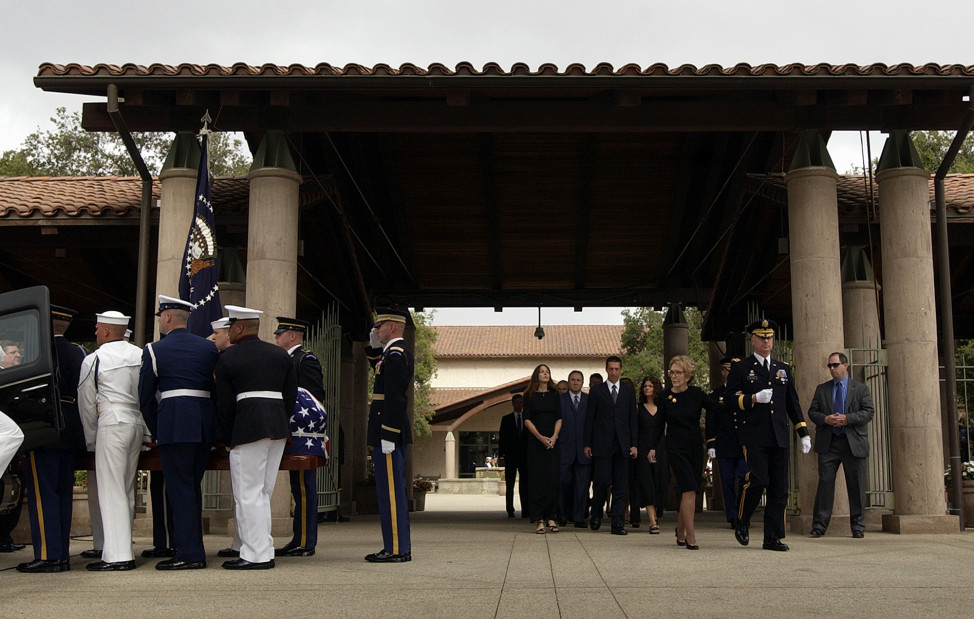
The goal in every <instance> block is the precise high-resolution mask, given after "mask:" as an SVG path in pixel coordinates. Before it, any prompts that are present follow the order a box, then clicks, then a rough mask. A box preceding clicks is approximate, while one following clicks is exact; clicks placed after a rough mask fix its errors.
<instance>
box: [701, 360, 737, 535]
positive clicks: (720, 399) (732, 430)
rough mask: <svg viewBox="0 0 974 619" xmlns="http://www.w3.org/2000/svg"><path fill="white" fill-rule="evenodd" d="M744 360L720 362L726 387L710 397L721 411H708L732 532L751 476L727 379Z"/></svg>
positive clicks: (711, 449) (710, 443)
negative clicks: (744, 490) (738, 436)
mask: <svg viewBox="0 0 974 619" xmlns="http://www.w3.org/2000/svg"><path fill="white" fill-rule="evenodd" d="M739 361H740V359H736V358H735V359H732V358H730V357H724V358H723V359H721V360H720V374H721V377H722V378H723V379H724V384H722V385H721V386H719V387H717V389H715V390H714V392H713V393H711V394H710V397H711V398H713V399H714V400H716V401H717V403H718V404H719V405H720V408H719V409H718V410H716V411H707V427H706V435H707V455H708V456H709V457H710V459H711V460H713V459H715V458H716V460H717V466H718V468H719V470H720V490H721V494H722V495H723V498H724V515H725V517H726V518H727V522H729V523H730V525H731V528H736V527H737V510H738V504H739V502H740V501H739V499H740V494H739V488H741V487H743V486H744V476H745V475H747V461H746V460H745V459H744V452H743V451H742V450H741V443H740V441H738V440H737V411H735V410H734V408H735V407H732V406H729V404H731V398H729V397H728V395H727V376H728V375H729V374H730V367H731V364H732V363H737V362H739Z"/></svg>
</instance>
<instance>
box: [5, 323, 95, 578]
mask: <svg viewBox="0 0 974 619" xmlns="http://www.w3.org/2000/svg"><path fill="white" fill-rule="evenodd" d="M77 315H78V312H76V311H75V310H73V309H69V308H66V307H61V306H59V305H51V326H52V330H53V332H54V352H55V353H56V355H57V387H58V403H59V407H60V411H61V417H62V419H63V420H64V428H63V429H62V430H61V436H60V439H59V440H58V441H57V442H56V443H54V444H52V445H48V446H46V447H38V448H37V449H33V450H31V451H29V452H28V453H27V459H26V475H27V483H26V484H25V485H26V486H27V492H28V494H29V495H30V500H29V501H28V503H27V512H28V514H29V515H30V537H31V542H32V544H33V546H34V560H33V561H32V562H30V563H24V564H22V566H21V567H19V568H18V569H19V570H20V571H21V572H61V571H66V570H67V569H68V561H69V560H70V558H71V554H70V552H69V545H70V541H71V505H72V502H73V500H74V496H73V495H74V463H75V459H76V457H77V455H78V452H83V451H84V449H85V434H84V430H83V429H82V427H81V417H80V416H79V414H78V377H79V375H80V374H81V364H82V362H84V359H85V354H86V353H85V350H84V348H81V347H80V346H78V345H77V344H72V343H71V342H69V341H68V340H67V338H65V337H64V333H65V332H66V331H67V330H68V327H69V326H70V325H71V321H72V320H73V319H74V317H75V316H77Z"/></svg>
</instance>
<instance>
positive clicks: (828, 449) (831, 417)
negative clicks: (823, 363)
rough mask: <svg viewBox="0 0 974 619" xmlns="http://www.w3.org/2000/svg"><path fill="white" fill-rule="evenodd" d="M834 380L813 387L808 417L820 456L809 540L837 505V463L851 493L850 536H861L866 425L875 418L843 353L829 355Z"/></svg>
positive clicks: (870, 401)
mask: <svg viewBox="0 0 974 619" xmlns="http://www.w3.org/2000/svg"><path fill="white" fill-rule="evenodd" d="M828 368H829V372H830V373H831V374H832V380H828V381H825V382H824V383H822V384H821V385H819V386H818V387H816V388H815V396H814V397H813V398H812V403H811V405H810V406H809V407H808V418H809V420H811V421H812V423H814V424H815V453H817V454H818V491H817V492H816V493H815V508H814V510H813V521H812V533H811V535H812V537H822V536H823V535H825V531H826V529H828V528H829V520H830V519H831V518H832V504H833V502H834V500H835V474H836V472H838V469H839V464H841V465H842V471H843V472H844V473H845V483H846V488H847V490H848V492H849V524H850V525H851V528H852V537H854V538H861V537H863V536H864V535H865V531H866V522H865V510H866V480H867V477H866V459H867V458H868V457H869V436H868V433H867V424H868V423H869V422H870V421H872V419H873V398H872V394H871V393H870V392H869V387H868V386H866V385H864V384H862V383H859V382H856V381H854V380H852V377H851V376H849V359H848V357H846V356H845V354H843V353H841V352H834V353H832V354H831V355H829V361H828Z"/></svg>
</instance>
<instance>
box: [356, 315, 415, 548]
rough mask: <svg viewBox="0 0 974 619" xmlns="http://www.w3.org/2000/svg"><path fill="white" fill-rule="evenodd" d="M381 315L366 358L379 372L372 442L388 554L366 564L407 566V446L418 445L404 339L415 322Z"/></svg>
mask: <svg viewBox="0 0 974 619" xmlns="http://www.w3.org/2000/svg"><path fill="white" fill-rule="evenodd" d="M376 314H377V316H376V319H375V326H374V327H373V328H372V332H371V333H370V334H369V344H370V345H369V347H368V348H366V349H365V354H366V356H367V357H368V359H369V363H370V364H371V365H372V367H373V368H374V369H375V382H374V383H373V387H372V404H371V405H370V406H369V429H368V443H369V445H371V446H372V461H373V462H374V463H375V490H376V498H377V500H378V503H379V523H380V524H381V526H382V550H380V551H379V552H373V553H369V554H368V555H366V556H365V560H366V561H368V562H369V563H404V562H406V561H412V558H413V555H412V544H411V542H410V536H409V504H408V502H407V499H406V448H407V445H410V444H411V443H412V442H413V430H412V419H410V417H409V408H408V397H409V388H410V387H411V386H412V383H413V355H412V353H411V352H409V351H408V350H407V349H406V342H405V340H403V338H402V336H403V333H404V332H405V329H406V324H407V323H408V322H409V321H410V320H411V318H410V316H409V312H408V311H406V310H397V309H387V308H376Z"/></svg>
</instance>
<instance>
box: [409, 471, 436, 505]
mask: <svg viewBox="0 0 974 619" xmlns="http://www.w3.org/2000/svg"><path fill="white" fill-rule="evenodd" d="M432 491H433V483H432V482H431V481H430V480H428V479H426V478H424V477H414V478H413V501H414V504H415V510H416V511H418V512H421V511H424V510H425V509H426V493H427V492H432Z"/></svg>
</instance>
